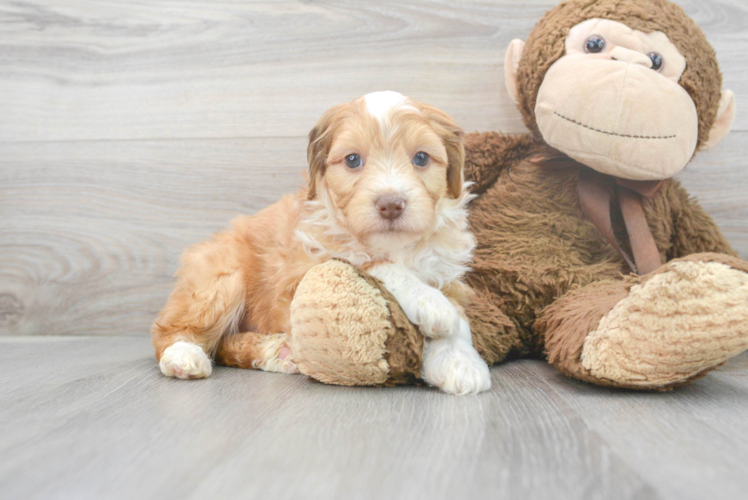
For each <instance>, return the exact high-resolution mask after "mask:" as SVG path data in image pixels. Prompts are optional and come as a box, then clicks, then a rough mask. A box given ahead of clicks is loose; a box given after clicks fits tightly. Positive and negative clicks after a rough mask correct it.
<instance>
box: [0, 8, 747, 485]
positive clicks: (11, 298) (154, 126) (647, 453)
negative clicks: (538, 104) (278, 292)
mask: <svg viewBox="0 0 748 500" xmlns="http://www.w3.org/2000/svg"><path fill="white" fill-rule="evenodd" d="M678 1H679V3H680V4H681V5H683V6H684V8H685V9H686V11H687V12H688V13H689V14H691V15H692V16H693V17H694V18H695V19H696V20H697V22H699V23H700V25H701V26H702V27H703V29H704V31H705V32H706V34H707V36H708V37H709V39H710V40H711V42H712V44H713V45H714V47H715V48H716V50H717V53H718V57H719V60H720V63H721V65H722V69H723V73H724V80H725V86H726V87H728V88H731V89H732V90H733V91H735V93H736V96H737V99H738V103H739V109H742V108H743V106H745V105H746V104H745V103H748V59H747V58H746V53H748V2H746V1H745V0H678ZM554 4H555V0H513V1H512V0H495V1H489V0H463V1H460V2H455V1H450V0H418V1H402V0H385V1H382V0H377V1H369V2H366V1H353V0H330V1H314V2H310V1H287V0H274V1H272V2H267V1H261V2H259V1H239V2H237V1H228V0H217V1H210V2H207V1H205V0H76V1H70V0H13V1H11V0H7V1H4V0H0V382H1V383H0V499H3V500H4V499H6V498H7V499H27V498H61V499H87V498H91V499H103V498H106V499H108V498H128V499H130V498H138V499H140V498H143V499H146V498H159V499H164V498H198V497H199V498H211V499H212V498H269V499H282V498H294V499H306V498H311V499H317V498H344V499H349V498H429V499H439V498H450V499H452V498H471V497H477V496H480V497H484V498H585V499H587V498H601V499H602V498H604V499H616V498H663V499H669V498H672V499H686V498H694V499H701V498H746V491H748V460H747V459H748V445H746V443H748V423H746V422H748V420H746V415H748V413H747V412H746V410H747V409H748V408H746V407H747V406H748V355H744V356H742V357H740V358H738V359H735V360H733V361H732V362H730V363H729V364H728V365H727V366H726V367H724V368H722V369H721V370H720V371H718V372H716V373H714V374H712V375H710V376H709V377H707V378H706V379H704V380H702V381H699V382H697V383H695V384H694V385H693V386H691V387H687V388H684V389H681V390H679V391H677V392H675V393H672V394H641V393H633V392H616V391H610V390H606V389H600V388H596V387H591V386H588V385H584V384H580V383H577V382H573V381H569V380H567V379H565V378H564V377H562V376H561V375H559V374H558V373H556V372H555V371H554V370H553V369H551V368H550V367H548V366H547V365H545V364H544V363H541V362H537V361H518V362H511V363H507V364H504V365H502V366H499V367H495V368H494V369H493V374H494V386H493V389H492V391H491V392H490V393H487V394H483V395H481V396H478V397H469V398H455V397H448V396H445V395H442V394H440V393H438V392H435V391H433V390H429V389H425V388H399V389H360V388H359V389H350V388H340V387H329V386H323V385H320V384H317V383H313V382H310V381H308V380H305V379H304V378H303V377H300V376H295V377H290V376H281V375H275V374H266V373H258V372H249V371H242V370H234V369H226V368H218V369H216V371H215V375H214V376H213V377H212V378H210V379H208V380H204V381H192V382H180V381H174V380H167V379H165V378H163V377H161V376H160V374H159V372H158V369H157V367H156V363H155V360H154V358H153V355H152V351H151V348H150V345H149V340H148V337H147V331H148V326H149V324H150V323H151V321H152V320H153V318H154V317H155V315H156V313H157V311H158V310H159V308H160V307H161V306H162V304H163V303H164V300H165V298H166V295H167V294H168V292H169V289H170V287H171V285H172V275H173V273H174V271H175V270H176V267H177V262H178V257H179V254H180V252H181V251H182V250H183V248H184V247H185V246H186V245H188V244H190V243H194V242H196V241H198V240H200V239H203V238H205V237H207V236H208V235H209V234H210V233H212V232H213V231H215V230H217V229H219V228H221V227H223V226H225V225H226V224H227V223H228V221H229V220H230V219H231V218H232V217H233V216H235V215H236V214H239V213H253V212H255V211H257V210H259V209H260V208H262V207H264V206H266V205H267V204H269V203H272V202H273V201H275V200H276V199H277V198H278V197H279V196H280V195H281V194H282V193H284V192H287V191H291V190H294V189H296V188H297V187H298V186H299V185H300V184H301V182H302V180H301V172H302V171H303V169H304V168H305V164H306V161H305V147H306V138H305V136H306V134H307V132H308V130H309V129H310V128H311V127H312V125H313V124H314V122H315V121H316V120H317V118H318V117H319V116H320V114H321V113H322V112H323V111H324V110H325V109H327V108H328V107H330V106H332V105H334V104H337V103H339V102H343V101H345V100H349V99H351V98H354V97H357V96H359V95H362V94H364V93H367V92H370V91H374V90H384V89H391V90H398V91H401V92H403V93H405V94H408V95H410V96H412V97H414V98H416V99H419V100H423V101H426V102H429V103H431V104H434V105H436V106H438V107H441V108H443V109H444V110H446V111H447V112H449V113H450V114H451V115H452V116H453V117H454V118H455V119H456V120H457V122H458V123H460V124H461V125H462V126H463V127H464V128H465V129H466V130H468V131H472V130H501V131H504V132H523V131H524V127H523V125H522V122H521V119H520V116H519V113H518V112H517V111H516V110H515V109H514V107H513V105H512V103H511V101H510V100H509V98H508V97H507V95H506V92H505V91H504V89H503V76H502V74H503V73H502V71H503V68H502V61H503V54H504V51H505V49H506V46H507V44H508V43H509V42H510V40H511V39H512V38H516V37H522V38H525V37H526V36H527V34H528V33H529V32H530V30H531V29H532V26H533V25H534V23H535V22H536V21H537V20H538V19H539V18H540V17H541V15H542V14H543V12H544V11H545V10H546V9H548V8H549V7H551V6H552V5H554ZM746 168H748V113H742V112H740V111H739V113H738V118H737V120H736V123H735V127H734V132H733V133H732V135H731V136H729V137H728V138H727V139H726V140H725V141H724V143H723V144H721V145H720V146H718V147H717V148H716V149H715V150H713V151H710V152H708V153H704V154H700V155H698V156H697V157H696V159H695V160H694V162H693V163H692V164H691V165H690V166H689V167H688V168H687V169H686V170H685V171H684V172H683V173H682V174H680V176H679V177H680V179H681V180H682V181H683V182H684V183H685V184H686V186H687V187H688V188H689V189H690V190H691V191H692V192H693V193H694V194H695V195H697V196H698V197H699V198H700V200H701V201H702V204H703V205H704V206H705V207H706V208H707V210H708V211H709V212H710V213H711V214H712V215H713V216H714V218H715V219H716V220H717V222H718V223H719V224H720V225H721V227H722V228H723V230H724V232H725V233H726V235H727V236H728V239H729V240H730V241H731V242H732V244H733V245H734V246H735V247H736V248H737V249H738V250H739V252H740V253H741V255H742V256H743V257H744V258H748V196H747V193H748V173H747V171H746Z"/></svg>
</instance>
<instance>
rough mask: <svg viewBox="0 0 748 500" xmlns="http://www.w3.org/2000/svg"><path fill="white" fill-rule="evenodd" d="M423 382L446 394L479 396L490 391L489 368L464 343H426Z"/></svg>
mask: <svg viewBox="0 0 748 500" xmlns="http://www.w3.org/2000/svg"><path fill="white" fill-rule="evenodd" d="M422 376H423V379H424V380H425V381H426V382H427V383H429V384H430V385H433V386H435V387H438V388H439V389H441V390H442V391H444V392H446V393H449V394H456V395H458V396H463V395H466V394H478V393H479V392H483V391H486V390H488V389H489V388H490V387H491V373H490V372H489V370H488V365H486V362H485V361H483V359H482V358H481V357H480V355H479V354H478V351H476V350H475V348H474V347H473V346H472V345H470V344H468V343H467V342H465V341H464V340H463V339H435V340H427V341H426V345H425V346H424V353H423V369H422Z"/></svg>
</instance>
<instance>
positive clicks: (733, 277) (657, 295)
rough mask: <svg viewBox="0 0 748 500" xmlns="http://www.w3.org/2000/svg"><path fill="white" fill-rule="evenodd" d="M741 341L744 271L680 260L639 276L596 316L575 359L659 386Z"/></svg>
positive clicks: (616, 378) (747, 301)
mask: <svg viewBox="0 0 748 500" xmlns="http://www.w3.org/2000/svg"><path fill="white" fill-rule="evenodd" d="M735 260H737V259H735ZM747 349H748V273H745V272H743V271H741V270H738V269H735V268H734V267H731V266H729V265H727V264H725V263H721V262H709V261H706V262H705V261H700V260H680V261H674V262H671V263H669V264H666V265H665V266H663V268H661V269H660V270H659V271H656V272H655V273H653V274H652V275H649V276H647V277H645V278H644V280H643V282H642V283H641V284H638V285H635V286H633V287H632V288H631V290H630V292H629V295H628V296H627V297H626V298H624V299H623V300H621V301H620V302H618V303H617V304H616V305H615V306H614V307H613V309H612V310H611V311H610V312H609V313H608V314H607V315H606V316H604V317H603V318H602V319H601V320H600V323H599V324H598V326H597V329H596V330H594V331H593V332H592V333H590V334H589V335H587V337H586V339H585V341H584V346H583V349H582V356H581V364H582V366H583V367H584V368H585V369H586V370H587V371H588V373H589V374H590V375H592V376H593V377H597V378H599V379H604V380H608V381H611V382H613V383H615V384H616V385H622V386H628V387H638V388H642V389H647V388H664V387H668V386H672V385H676V384H679V383H682V382H686V381H689V380H692V379H695V378H699V377H700V376H702V375H703V374H705V373H706V372H708V371H710V370H712V369H714V368H715V367H717V366H719V365H721V364H722V363H724V362H725V361H726V360H728V359H729V358H731V357H733V356H735V355H737V354H740V353H741V352H743V351H745V350H747Z"/></svg>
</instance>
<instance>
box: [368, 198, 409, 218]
mask: <svg viewBox="0 0 748 500" xmlns="http://www.w3.org/2000/svg"><path fill="white" fill-rule="evenodd" d="M374 206H376V208H377V211H378V212H379V215H380V216H381V217H382V218H384V219H389V220H395V219H397V218H398V217H400V216H401V215H402V214H403V212H404V211H405V198H403V197H402V196H397V195H394V194H384V195H382V196H379V197H378V198H377V199H376V200H374Z"/></svg>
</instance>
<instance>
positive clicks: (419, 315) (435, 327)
mask: <svg viewBox="0 0 748 500" xmlns="http://www.w3.org/2000/svg"><path fill="white" fill-rule="evenodd" d="M415 309H416V310H415V314H414V316H415V317H414V318H413V319H411V321H413V323H415V324H416V325H418V327H419V329H420V330H421V333H422V334H423V336H424V337H431V338H443V337H449V336H452V335H456V334H457V331H458V330H459V329H460V315H459V313H458V312H457V309H456V308H455V306H454V305H453V304H452V303H451V302H450V301H449V299H447V297H445V296H444V294H443V293H442V292H440V291H439V290H437V289H435V288H427V289H426V290H425V291H424V293H423V294H422V295H420V296H419V297H418V298H417V299H416V308H415Z"/></svg>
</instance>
